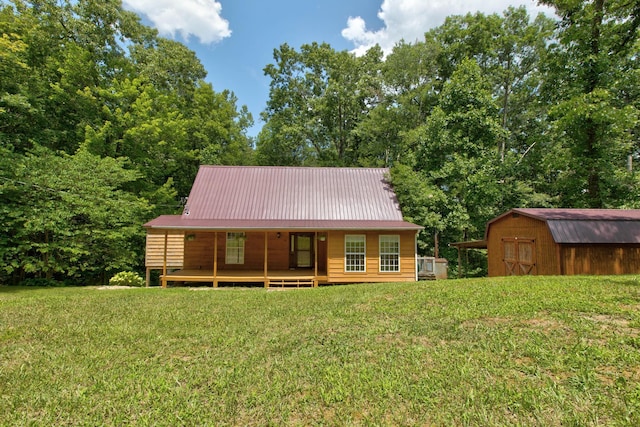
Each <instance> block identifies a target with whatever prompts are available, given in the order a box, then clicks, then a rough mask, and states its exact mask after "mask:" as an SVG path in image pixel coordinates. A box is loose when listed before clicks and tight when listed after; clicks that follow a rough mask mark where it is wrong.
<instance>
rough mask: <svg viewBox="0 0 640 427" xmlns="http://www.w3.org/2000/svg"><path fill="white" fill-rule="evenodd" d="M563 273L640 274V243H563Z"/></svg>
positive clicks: (561, 252)
mask: <svg viewBox="0 0 640 427" xmlns="http://www.w3.org/2000/svg"><path fill="white" fill-rule="evenodd" d="M560 254H561V256H560V259H561V262H562V274H567V275H574V274H640V245H623V246H620V245H562V246H561V249H560Z"/></svg>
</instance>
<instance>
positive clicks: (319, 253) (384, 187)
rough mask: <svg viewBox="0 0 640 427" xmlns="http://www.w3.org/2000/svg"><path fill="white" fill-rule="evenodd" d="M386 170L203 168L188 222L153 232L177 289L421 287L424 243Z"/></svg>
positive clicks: (182, 219)
mask: <svg viewBox="0 0 640 427" xmlns="http://www.w3.org/2000/svg"><path fill="white" fill-rule="evenodd" d="M387 174H388V170H387V169H378V168H306V167H258V166H202V167H200V169H199V171H198V174H197V176H196V179H195V181H194V183H193V187H192V189H191V193H190V194H189V198H188V201H187V204H186V205H185V208H184V211H183V213H182V215H164V216H160V217H158V218H156V219H154V220H152V221H150V222H148V223H147V224H145V227H146V228H147V246H146V267H147V283H148V280H149V279H148V278H149V271H150V270H151V269H161V270H162V273H161V276H160V279H161V283H162V286H166V285H167V282H169V281H180V282H211V283H212V284H213V286H214V287H217V286H218V284H219V283H224V282H227V283H235V282H240V283H245V282H258V283H264V286H265V287H270V286H300V285H308V286H317V285H318V284H328V283H355V282H386V281H389V282H394V281H396V282H397V281H415V280H416V276H417V271H416V235H417V232H418V231H419V230H420V229H421V228H422V227H420V226H418V225H415V224H411V223H409V222H406V221H404V220H403V218H402V212H401V211H400V206H399V204H398V200H397V198H396V195H395V193H394V191H393V188H392V187H391V185H390V184H389V182H388V180H387Z"/></svg>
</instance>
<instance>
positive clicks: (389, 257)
mask: <svg viewBox="0 0 640 427" xmlns="http://www.w3.org/2000/svg"><path fill="white" fill-rule="evenodd" d="M380 271H381V272H397V271H400V236H398V235H392V236H380Z"/></svg>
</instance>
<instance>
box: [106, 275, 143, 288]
mask: <svg viewBox="0 0 640 427" xmlns="http://www.w3.org/2000/svg"><path fill="white" fill-rule="evenodd" d="M109 285H111V286H137V287H140V286H144V285H145V283H144V279H143V278H142V277H140V276H138V275H137V274H136V273H134V272H133V271H121V272H120V273H118V274H116V275H115V276H113V277H112V278H111V279H109Z"/></svg>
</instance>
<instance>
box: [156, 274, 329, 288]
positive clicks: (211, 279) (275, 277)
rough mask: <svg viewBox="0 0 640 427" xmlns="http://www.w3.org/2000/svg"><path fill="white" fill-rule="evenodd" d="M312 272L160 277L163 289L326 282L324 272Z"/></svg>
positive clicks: (310, 284) (298, 285)
mask: <svg viewBox="0 0 640 427" xmlns="http://www.w3.org/2000/svg"><path fill="white" fill-rule="evenodd" d="M318 273H319V274H318V275H316V274H315V271H313V270H276V271H269V272H268V273H267V275H266V276H265V274H264V272H263V271H257V270H253V271H246V270H244V271H243V270H227V271H221V272H218V273H217V274H214V273H213V270H177V271H172V272H169V273H167V274H166V275H162V276H161V278H160V279H161V281H162V283H163V285H162V286H163V287H166V282H200V283H203V282H204V283H212V284H213V287H214V288H217V287H218V284H224V283H263V284H264V287H265V288H273V287H282V288H284V287H297V288H299V287H309V286H313V287H316V286H318V284H319V283H323V282H326V281H327V274H326V272H318Z"/></svg>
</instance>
